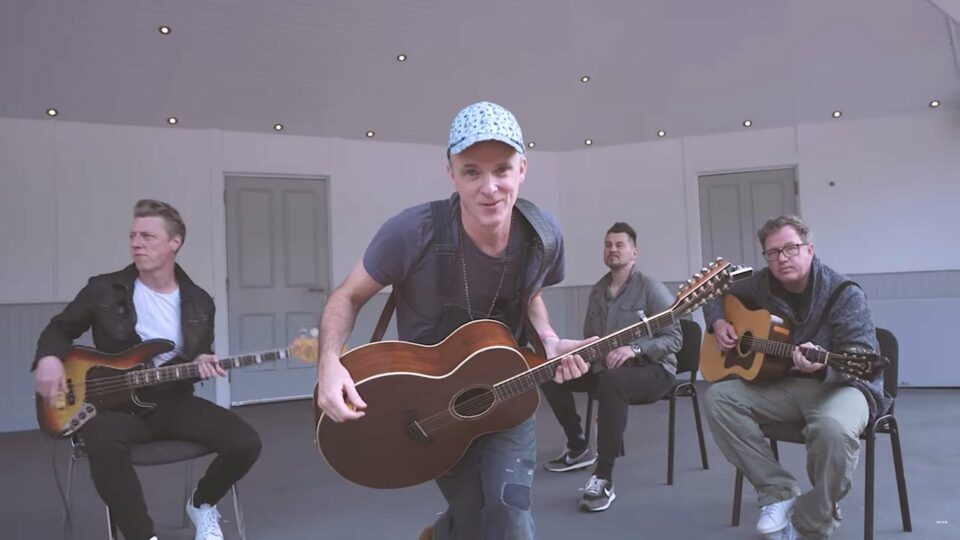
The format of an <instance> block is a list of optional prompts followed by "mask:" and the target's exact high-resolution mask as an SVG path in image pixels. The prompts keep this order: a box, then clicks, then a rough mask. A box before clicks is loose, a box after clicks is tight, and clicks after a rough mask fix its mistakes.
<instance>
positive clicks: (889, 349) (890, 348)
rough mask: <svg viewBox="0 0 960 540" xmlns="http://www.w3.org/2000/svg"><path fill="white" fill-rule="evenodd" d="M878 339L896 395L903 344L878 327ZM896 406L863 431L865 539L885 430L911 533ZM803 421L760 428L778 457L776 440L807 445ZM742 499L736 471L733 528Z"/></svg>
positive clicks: (886, 382) (889, 387)
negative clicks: (878, 446) (878, 441)
mask: <svg viewBox="0 0 960 540" xmlns="http://www.w3.org/2000/svg"><path fill="white" fill-rule="evenodd" d="M877 341H878V342H879V343H880V354H882V355H883V356H885V357H887V359H889V360H890V365H889V366H887V368H886V369H884V371H883V388H884V390H886V392H887V393H888V394H890V395H891V396H893V397H894V398H896V397H897V381H898V380H899V377H898V376H899V368H898V366H899V356H900V346H899V345H898V344H897V338H896V337H894V335H893V333H891V332H890V331H889V330H886V329H884V328H877ZM893 409H894V407H893V405H891V406H890V410H888V411H887V412H886V414H883V415H881V416H879V417H878V418H877V419H876V420H874V421H873V422H872V423H870V424H869V425H867V429H866V430H865V431H864V432H863V433H862V434H860V439H861V440H864V441H866V443H867V444H866V446H867V448H866V451H865V452H866V465H865V467H866V469H865V471H864V476H865V479H864V497H863V499H864V501H863V506H864V512H863V513H864V515H863V538H864V540H873V498H874V497H873V493H874V475H875V473H874V468H875V461H876V438H877V433H886V434H887V435H890V446H891V448H892V450H893V468H894V472H895V473H896V477H897V492H898V493H899V495H900V519H901V521H903V530H904V531H907V532H910V531H912V530H913V525H912V524H911V522H910V503H909V501H908V500H907V481H906V477H905V476H904V473H903V455H902V453H901V449H900V430H899V427H898V426H897V419H896V418H894V416H893ZM804 427H806V424H805V423H804V422H790V423H782V424H763V425H761V426H760V429H761V430H762V431H763V434H764V435H765V436H766V437H767V438H768V439H770V449H771V450H773V455H774V457H775V458H776V459H778V460H779V459H780V453H779V450H778V448H777V441H784V442H791V443H797V444H804V437H803V428H804ZM742 498H743V473H741V472H740V470H739V469H738V470H737V473H736V479H735V480H734V490H733V519H732V524H733V526H734V527H736V526H739V525H740V508H741V506H742Z"/></svg>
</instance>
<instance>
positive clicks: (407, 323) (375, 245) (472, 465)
mask: <svg viewBox="0 0 960 540" xmlns="http://www.w3.org/2000/svg"><path fill="white" fill-rule="evenodd" d="M447 158H448V164H447V173H448V175H449V177H450V181H451V182H452V183H453V187H454V190H455V191H456V193H454V195H453V196H452V197H451V198H450V199H447V200H442V201H433V202H432V203H426V204H421V205H418V206H414V207H412V208H408V209H406V210H403V211H402V212H400V213H399V214H397V215H396V216H394V217H392V218H390V219H389V220H387V222H386V223H384V225H383V226H382V227H381V228H380V230H379V231H378V232H377V234H376V235H375V236H374V238H373V240H371V242H370V244H369V246H368V247H367V250H366V252H365V253H364V256H363V260H362V261H360V262H358V263H357V264H356V266H354V268H353V270H352V271H351V273H350V275H349V276H347V278H346V279H345V280H344V282H343V283H342V284H341V285H340V286H339V287H338V288H337V289H336V290H335V291H334V292H333V293H331V295H330V299H329V300H328V301H327V305H326V307H325V309H324V312H323V316H322V317H321V319H320V343H319V346H320V361H319V366H318V374H317V385H318V396H317V404H318V405H319V406H320V408H321V409H323V411H324V413H325V414H326V415H327V416H329V417H330V418H331V419H332V420H334V421H337V422H343V421H349V420H355V419H358V418H361V417H362V416H363V415H364V409H365V408H366V403H364V401H363V399H362V398H361V396H360V395H359V394H358V392H357V389H356V387H355V385H354V381H353V380H352V379H351V377H350V375H349V373H348V372H347V370H346V369H345V368H344V367H343V365H342V364H341V363H340V351H341V350H342V348H343V346H344V344H345V343H346V341H347V338H348V337H349V334H350V332H351V331H352V329H353V325H354V323H355V321H356V316H357V313H358V312H359V310H360V308H361V307H362V306H363V305H364V304H365V303H366V302H367V301H368V300H369V299H370V298H371V297H372V296H373V295H374V294H376V293H377V292H378V291H380V290H381V289H383V288H384V287H385V286H387V285H393V296H394V298H395V299H396V309H397V333H398V335H399V337H400V339H402V340H404V341H411V342H415V343H422V344H434V343H438V342H440V341H441V340H443V339H444V338H445V337H446V336H448V335H449V334H450V333H451V332H453V331H454V330H456V329H457V328H459V327H460V326H461V325H463V324H465V323H467V322H470V321H471V320H474V319H497V320H499V321H501V322H503V323H504V324H506V325H507V326H508V327H509V328H511V330H513V333H514V336H515V337H516V338H517V342H518V343H520V344H521V345H523V344H526V343H528V342H529V341H533V342H534V343H535V344H536V345H537V346H540V345H541V344H542V349H543V352H544V353H545V354H546V355H547V357H548V358H554V357H556V356H559V355H561V354H563V353H565V352H569V351H572V350H574V349H576V348H577V347H579V346H581V345H583V344H584V343H586V340H584V341H573V340H567V339H560V338H559V337H558V336H557V333H556V332H555V331H554V330H553V328H552V327H551V325H550V321H549V318H548V316H547V308H546V305H545V304H544V302H543V299H542V298H541V296H540V292H541V290H542V288H543V287H547V286H550V285H553V284H556V283H559V282H560V281H561V280H562V279H563V241H562V237H561V233H560V228H559V225H558V224H557V222H556V220H555V219H554V218H553V216H551V215H550V214H548V213H546V212H544V211H542V210H540V209H538V208H537V207H536V206H534V205H533V204H532V203H529V202H528V201H525V200H523V199H518V197H517V195H518V192H519V188H520V184H521V183H523V180H524V177H525V176H526V172H527V157H526V155H525V154H524V146H523V134H522V133H521V131H520V126H519V125H518V123H517V120H516V118H515V117H514V116H513V114H512V113H510V111H508V110H506V109H505V108H503V107H501V106H500V105H497V104H494V103H489V102H480V103H475V104H473V105H470V106H468V107H466V108H465V109H463V110H462V111H460V113H459V114H457V116H456V118H455V119H454V121H453V125H452V126H451V128H450V140H449V145H448V147H447ZM526 321H528V322H529V325H528V324H525V322H526ZM531 329H532V330H531ZM587 369H588V368H587V365H586V364H585V363H584V361H583V359H582V358H580V357H579V356H571V357H567V358H564V359H563V360H562V361H561V362H560V366H559V367H558V369H557V371H556V376H555V378H554V380H555V381H556V382H558V383H562V382H564V381H567V380H570V379H573V378H576V377H579V376H580V375H583V374H584V373H586V372H587ZM533 428H534V421H533V418H532V417H531V418H529V419H528V420H526V421H525V422H523V423H521V424H520V425H518V426H516V427H515V428H512V429H510V430H507V431H504V432H500V433H493V434H489V435H484V436H482V437H479V438H478V439H477V440H475V441H474V443H473V444H472V445H471V446H470V448H469V450H467V452H466V454H464V456H463V458H462V459H461V460H460V462H459V463H458V464H457V465H455V466H454V467H453V468H452V469H451V470H449V471H447V473H446V474H444V475H443V476H441V477H440V478H438V479H437V484H438V486H439V487H440V491H441V492H442V493H443V496H444V497H445V498H446V500H447V502H448V504H449V508H448V509H447V511H446V512H444V513H443V514H442V515H441V516H440V517H439V519H437V521H436V523H434V524H433V526H432V527H429V528H428V529H426V530H424V531H423V533H421V539H433V540H447V539H458V540H459V539H497V540H506V539H528V538H533V537H534V525H533V517H532V516H531V514H530V506H531V503H532V496H531V487H532V484H533V469H534V467H535V464H536V440H535V438H534V429H533Z"/></svg>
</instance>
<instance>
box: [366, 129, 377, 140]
mask: <svg viewBox="0 0 960 540" xmlns="http://www.w3.org/2000/svg"><path fill="white" fill-rule="evenodd" d="M374 135H376V133H374V132H373V131H368V132H367V138H368V139H372V138H373V136H374Z"/></svg>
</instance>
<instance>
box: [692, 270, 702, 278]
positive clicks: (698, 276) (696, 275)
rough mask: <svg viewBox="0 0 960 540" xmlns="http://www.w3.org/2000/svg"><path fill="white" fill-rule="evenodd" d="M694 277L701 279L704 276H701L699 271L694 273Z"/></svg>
mask: <svg viewBox="0 0 960 540" xmlns="http://www.w3.org/2000/svg"><path fill="white" fill-rule="evenodd" d="M693 277H694V278H695V279H700V278H701V277H703V276H701V275H700V273H699V272H697V273H696V274H694V275H693Z"/></svg>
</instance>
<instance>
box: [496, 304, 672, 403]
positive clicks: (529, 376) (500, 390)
mask: <svg viewBox="0 0 960 540" xmlns="http://www.w3.org/2000/svg"><path fill="white" fill-rule="evenodd" d="M675 322H677V319H676V317H675V316H674V312H673V310H667V311H664V312H663V313H660V314H658V315H655V316H653V317H651V318H649V319H645V320H643V321H640V322H638V323H636V324H634V325H632V326H628V327H626V328H624V329H623V330H620V331H618V332H614V333H613V334H610V335H608V336H605V337H603V338H600V339H599V340H597V341H594V342H593V343H589V344H587V345H584V346H583V347H580V348H579V349H576V350H574V351H571V352H569V353H567V354H565V355H563V356H558V357H557V358H553V359H551V360H548V361H546V362H544V363H543V364H541V365H540V366H537V367H536V368H534V369H531V370H529V371H526V372H524V373H521V374H520V375H517V376H515V377H512V378H510V379H507V380H505V381H503V382H501V383H498V384H497V385H495V387H494V388H495V392H496V396H497V399H498V400H507V399H510V398H513V397H516V396H518V395H520V394H522V393H524V392H526V391H528V390H531V389H533V388H536V387H538V386H540V385H541V384H543V383H545V382H547V381H549V380H550V379H553V376H554V375H555V374H556V372H557V367H558V366H559V365H560V360H561V359H562V358H565V357H567V356H571V355H577V354H579V355H580V357H581V358H583V360H584V361H585V362H587V363H588V364H593V363H595V362H599V361H602V360H603V359H604V358H606V357H607V354H609V353H610V351H612V350H614V349H616V348H618V347H623V346H624V345H629V344H630V343H632V342H633V341H634V340H637V339H639V338H642V337H644V336H649V335H652V334H653V333H654V332H657V331H658V330H661V329H663V328H666V327H668V326H670V325H671V324H674V323H675Z"/></svg>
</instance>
